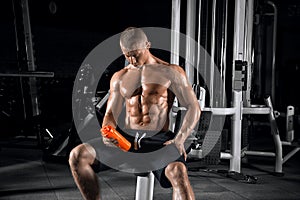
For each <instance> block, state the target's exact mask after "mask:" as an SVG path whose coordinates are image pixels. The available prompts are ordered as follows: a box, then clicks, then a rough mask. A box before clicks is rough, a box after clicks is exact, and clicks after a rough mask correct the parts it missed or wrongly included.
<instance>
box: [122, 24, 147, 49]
mask: <svg viewBox="0 0 300 200" xmlns="http://www.w3.org/2000/svg"><path fill="white" fill-rule="evenodd" d="M147 43H148V38H147V36H146V34H145V32H144V31H143V30H142V29H141V28H136V27H128V28H126V29H125V30H124V31H123V32H122V33H121V36H120V46H121V48H122V50H125V51H126V52H129V51H133V50H137V49H143V48H145V47H147Z"/></svg>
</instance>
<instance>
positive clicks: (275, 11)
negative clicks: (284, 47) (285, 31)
mask: <svg viewBox="0 0 300 200" xmlns="http://www.w3.org/2000/svg"><path fill="white" fill-rule="evenodd" d="M267 3H268V4H269V5H271V6H272V7H273V9H274V23H273V45H272V47H273V49H272V54H273V55H272V56H273V57H272V90H271V96H272V100H273V103H274V104H275V90H276V82H275V80H276V73H275V72H276V71H275V70H276V66H275V64H276V41H277V7H276V5H275V4H274V3H273V2H272V1H268V2H267Z"/></svg>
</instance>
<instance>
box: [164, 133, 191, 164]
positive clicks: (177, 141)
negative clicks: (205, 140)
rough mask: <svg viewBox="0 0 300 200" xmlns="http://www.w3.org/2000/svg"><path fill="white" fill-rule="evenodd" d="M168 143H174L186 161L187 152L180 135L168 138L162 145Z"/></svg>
mask: <svg viewBox="0 0 300 200" xmlns="http://www.w3.org/2000/svg"><path fill="white" fill-rule="evenodd" d="M169 144H175V146H176V148H177V149H178V151H179V154H180V155H183V157H184V160H185V161H186V159H187V154H186V151H185V148H184V141H182V139H181V138H180V137H176V138H175V139H173V140H168V141H166V142H165V143H164V145H169Z"/></svg>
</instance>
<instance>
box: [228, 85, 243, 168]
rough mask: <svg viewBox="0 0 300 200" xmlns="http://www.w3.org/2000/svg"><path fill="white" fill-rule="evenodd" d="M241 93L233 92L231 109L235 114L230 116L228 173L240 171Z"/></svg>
mask: <svg viewBox="0 0 300 200" xmlns="http://www.w3.org/2000/svg"><path fill="white" fill-rule="evenodd" d="M242 96H243V95H242V91H235V90H234V91H233V107H234V108H235V113H234V114H233V115H232V132H231V137H232V138H231V141H232V142H231V155H232V157H231V158H230V167H229V168H230V169H229V170H230V171H235V172H240V171H241V129H242V116H243V113H242V106H243V97H242Z"/></svg>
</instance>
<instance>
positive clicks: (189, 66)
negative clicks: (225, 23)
mask: <svg viewBox="0 0 300 200" xmlns="http://www.w3.org/2000/svg"><path fill="white" fill-rule="evenodd" d="M195 22H196V1H195V0H188V1H187V9H186V24H187V26H186V51H185V59H186V60H185V71H186V75H187V77H188V80H189V81H190V84H192V85H193V84H194V71H195V68H194V66H195V48H196V47H195V42H194V40H195V30H196V28H195V27H196V26H195V25H196V23H195Z"/></svg>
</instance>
